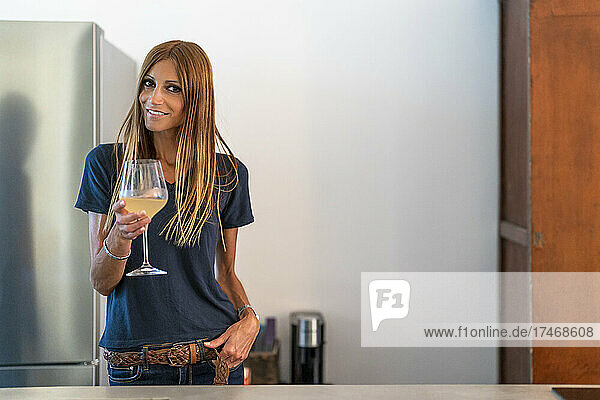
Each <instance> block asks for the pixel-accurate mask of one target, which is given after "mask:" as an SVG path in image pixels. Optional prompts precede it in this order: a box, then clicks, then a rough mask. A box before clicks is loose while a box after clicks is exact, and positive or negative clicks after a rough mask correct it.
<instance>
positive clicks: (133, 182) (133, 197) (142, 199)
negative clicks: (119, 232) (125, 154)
mask: <svg viewBox="0 0 600 400" xmlns="http://www.w3.org/2000/svg"><path fill="white" fill-rule="evenodd" d="M168 197H169V194H168V191H167V184H166V183H165V177H164V175H163V170H162V167H161V165H160V161H158V160H128V161H125V164H124V165H123V177H122V179H121V188H120V190H119V199H121V200H125V209H126V210H127V212H130V213H139V212H140V211H142V210H145V211H146V215H148V216H149V217H150V218H152V217H153V216H154V215H155V214H156V213H157V212H159V211H160V209H161V208H163V207H164V206H165V204H167V199H168ZM166 273H167V271H163V270H161V269H158V268H155V267H153V266H152V265H150V263H149V262H148V227H146V229H145V230H144V263H143V264H142V265H141V266H140V267H139V268H137V269H135V270H133V271H131V272H129V273H128V274H127V276H148V275H165V274H166Z"/></svg>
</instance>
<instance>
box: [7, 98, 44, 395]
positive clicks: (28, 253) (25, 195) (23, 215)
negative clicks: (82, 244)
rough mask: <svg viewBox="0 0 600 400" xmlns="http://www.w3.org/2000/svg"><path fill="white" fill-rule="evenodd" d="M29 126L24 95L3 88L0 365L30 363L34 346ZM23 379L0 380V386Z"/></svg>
mask: <svg viewBox="0 0 600 400" xmlns="http://www.w3.org/2000/svg"><path fill="white" fill-rule="evenodd" d="M35 125H36V121H35V112H34V108H33V105H32V103H31V102H30V101H29V99H28V98H26V97H24V96H23V95H21V94H19V93H9V94H7V95H5V96H4V97H2V98H1V99H0V174H1V176H2V181H3V182H2V185H0V204H2V206H3V207H2V210H1V211H0V227H1V228H0V365H1V364H14V363H19V362H31V361H30V360H31V358H32V357H33V356H34V354H35V350H36V348H37V345H38V338H37V335H36V334H35V333H36V332H38V329H37V325H38V322H37V321H38V319H37V312H36V282H35V270H34V261H33V254H32V247H33V243H32V231H31V227H30V223H31V205H30V182H29V178H28V176H27V174H26V171H25V163H26V161H27V158H28V152H29V150H30V148H31V140H32V139H33V138H34V137H35V135H34V129H35ZM17 379H19V378H17ZM24 383H25V382H15V381H13V380H12V379H11V382H4V381H3V379H0V386H8V385H10V386H18V385H22V384H24Z"/></svg>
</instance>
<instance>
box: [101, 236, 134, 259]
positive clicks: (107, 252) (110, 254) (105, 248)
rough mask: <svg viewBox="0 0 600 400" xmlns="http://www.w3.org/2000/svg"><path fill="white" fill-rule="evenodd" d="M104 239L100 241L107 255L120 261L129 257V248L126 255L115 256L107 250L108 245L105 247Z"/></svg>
mask: <svg viewBox="0 0 600 400" xmlns="http://www.w3.org/2000/svg"><path fill="white" fill-rule="evenodd" d="M106 239H107V238H106ZM106 239H104V240H103V241H102V247H104V251H105V252H106V254H107V255H108V256H109V257H110V258H112V259H115V260H119V261H122V260H127V259H128V258H129V256H130V255H131V249H129V254H127V255H126V256H123V257H119V256H115V255H114V254H113V253H111V252H110V251H109V250H108V247H106Z"/></svg>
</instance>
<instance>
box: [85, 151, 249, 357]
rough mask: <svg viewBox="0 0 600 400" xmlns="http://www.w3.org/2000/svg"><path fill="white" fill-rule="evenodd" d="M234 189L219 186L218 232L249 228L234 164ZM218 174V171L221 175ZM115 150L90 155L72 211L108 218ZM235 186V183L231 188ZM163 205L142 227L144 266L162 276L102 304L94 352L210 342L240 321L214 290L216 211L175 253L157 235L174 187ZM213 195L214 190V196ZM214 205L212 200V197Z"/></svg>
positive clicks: (126, 283)
mask: <svg viewBox="0 0 600 400" xmlns="http://www.w3.org/2000/svg"><path fill="white" fill-rule="evenodd" d="M236 161H237V170H238V181H237V184H235V179H232V177H233V178H234V177H235V174H233V175H232V174H229V176H228V177H227V178H226V179H223V180H222V181H221V183H223V184H224V183H227V184H228V186H225V187H224V189H225V190H221V193H220V199H219V211H220V215H221V224H222V226H223V229H230V228H237V227H241V226H244V225H247V224H249V223H251V222H253V221H254V217H253V215H252V209H251V206H250V195H249V189H248V170H247V168H246V167H245V165H244V164H243V163H242V162H241V161H239V160H237V159H236ZM217 166H218V167H219V173H220V174H221V175H224V172H227V171H231V172H232V173H233V169H232V166H231V162H229V159H228V158H227V156H226V155H224V154H220V153H217ZM221 168H223V169H221ZM117 173H118V171H117V166H116V157H115V154H114V144H101V145H99V146H97V147H95V148H94V149H92V150H91V151H90V152H89V153H88V155H87V157H86V160H85V168H84V172H83V178H82V182H81V187H80V189H79V196H78V198H77V202H76V203H75V207H76V208H79V209H81V210H83V211H86V212H87V211H92V212H96V213H101V214H108V210H109V207H110V206H111V197H112V192H113V188H114V186H115V185H116V184H118V183H117V179H118V177H117ZM232 181H233V182H232ZM167 189H168V193H169V198H168V201H167V204H166V205H165V207H163V208H162V209H161V210H160V211H159V212H158V213H157V214H156V215H155V216H154V217H153V218H152V221H151V222H150V225H149V226H148V231H147V232H148V233H147V234H148V248H149V256H148V257H149V261H150V264H152V265H153V266H155V267H157V268H160V269H162V270H165V271H167V275H159V276H152V277H127V276H125V275H123V278H122V279H121V281H120V282H119V283H118V285H117V286H116V287H115V288H114V290H113V291H112V292H111V293H110V295H109V296H108V301H107V314H106V328H105V330H104V334H103V335H102V338H101V339H100V343H99V346H101V347H104V348H106V349H109V350H129V349H135V348H139V347H140V346H142V345H145V344H158V343H168V342H178V341H186V340H193V339H198V338H205V337H207V338H209V339H211V340H212V339H214V338H215V337H217V336H219V335H221V334H222V333H223V332H225V330H226V329H227V328H228V327H229V326H230V325H232V324H234V323H235V322H237V321H238V317H237V315H236V311H235V309H234V306H233V304H232V303H231V301H230V300H229V299H228V298H227V295H226V294H225V292H224V291H223V290H222V289H221V286H220V285H219V283H218V282H217V280H216V278H215V274H214V267H213V266H214V262H215V251H216V245H217V240H218V238H219V222H218V217H217V212H216V208H215V209H214V210H213V212H212V214H211V216H210V218H209V219H208V220H207V221H206V222H205V223H204V225H203V227H202V231H201V234H200V240H199V241H198V242H197V244H195V245H193V246H177V245H175V243H173V242H172V241H169V240H167V239H166V238H165V237H164V235H159V234H160V232H161V231H162V229H163V228H164V227H165V226H166V224H167V223H168V222H169V220H170V218H171V217H172V216H173V215H174V213H175V211H176V205H175V184H170V183H168V182H167ZM215 192H216V190H215ZM215 200H216V194H215ZM142 240H143V238H142V235H140V236H138V237H137V238H136V239H135V240H134V241H133V243H132V245H131V256H130V257H129V258H128V260H127V263H126V265H125V274H126V273H127V272H129V271H132V270H134V269H136V268H137V267H139V266H140V265H141V264H142V262H143V249H142Z"/></svg>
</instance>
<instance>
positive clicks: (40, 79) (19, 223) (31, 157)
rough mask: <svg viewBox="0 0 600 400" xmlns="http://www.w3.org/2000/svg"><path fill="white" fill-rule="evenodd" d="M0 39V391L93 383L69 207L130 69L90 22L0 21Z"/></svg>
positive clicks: (94, 317) (80, 234)
mask: <svg viewBox="0 0 600 400" xmlns="http://www.w3.org/2000/svg"><path fill="white" fill-rule="evenodd" d="M0 38H2V40H0V177H1V178H2V179H1V181H0V182H1V183H0V204H2V209H1V210H0V387H7V386H53V385H92V384H98V382H99V368H98V359H99V353H98V347H97V343H98V338H99V334H100V333H101V330H102V328H103V322H104V318H103V307H102V305H103V304H104V302H103V301H104V299H103V298H102V296H99V295H97V294H95V293H94V292H93V290H92V288H91V286H90V282H89V266H90V251H89V241H88V218H87V215H86V214H85V213H82V212H81V211H80V210H76V209H74V208H73V204H74V203H75V199H76V196H77V191H78V188H79V184H80V181H81V174H82V171H83V163H84V158H85V155H86V154H87V152H88V151H89V150H90V149H91V148H92V147H94V146H95V145H97V144H99V143H101V142H110V141H113V140H114V137H115V135H116V133H117V130H118V128H119V126H120V123H121V121H122V120H123V118H124V116H125V113H126V111H127V109H128V107H129V102H130V101H131V99H133V96H134V92H135V85H136V84H135V82H136V69H137V67H136V63H135V62H134V61H133V60H132V59H130V58H128V57H127V56H125V55H124V54H123V53H122V52H121V51H120V50H118V49H117V48H116V47H114V46H113V45H111V44H110V43H108V42H107V41H106V40H105V39H104V35H103V32H102V30H101V29H100V28H99V27H98V26H97V25H96V24H94V23H78V22H67V23H62V22H60V23H59V22H17V21H0Z"/></svg>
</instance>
